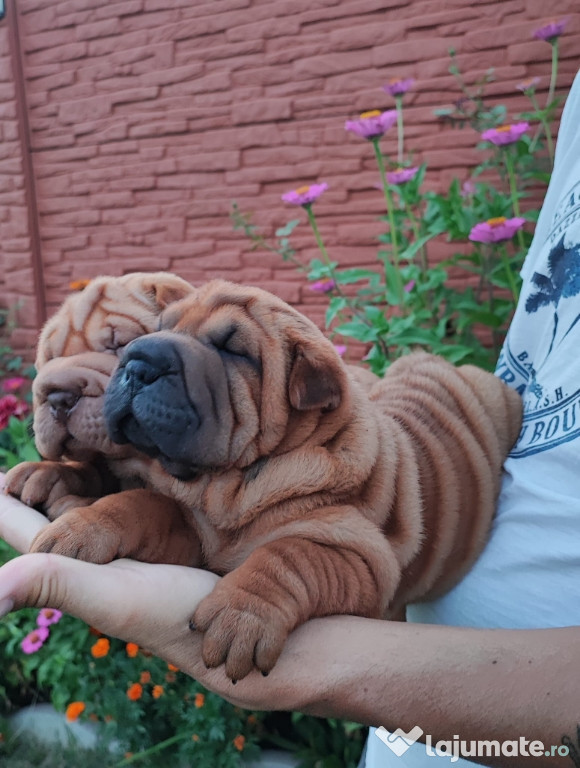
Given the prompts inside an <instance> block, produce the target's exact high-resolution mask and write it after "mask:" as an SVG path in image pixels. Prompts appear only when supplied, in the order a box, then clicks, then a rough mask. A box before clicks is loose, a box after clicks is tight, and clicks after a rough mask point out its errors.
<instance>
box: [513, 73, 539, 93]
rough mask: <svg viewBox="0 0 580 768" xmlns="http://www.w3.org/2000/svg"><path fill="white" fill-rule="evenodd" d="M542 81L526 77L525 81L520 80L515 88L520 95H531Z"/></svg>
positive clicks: (537, 78)
mask: <svg viewBox="0 0 580 768" xmlns="http://www.w3.org/2000/svg"><path fill="white" fill-rule="evenodd" d="M541 81H542V78H541V77H528V79H527V80H522V82H521V83H518V84H517V85H516V88H517V90H518V91H521V92H522V93H530V92H531V93H533V92H534V91H535V90H536V88H537V87H538V85H539V84H540V82H541Z"/></svg>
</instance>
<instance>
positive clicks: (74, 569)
mask: <svg viewBox="0 0 580 768" xmlns="http://www.w3.org/2000/svg"><path fill="white" fill-rule="evenodd" d="M1 480H2V476H1V475H0V483H1ZM47 525H49V522H48V521H47V519H46V518H45V517H44V516H43V515H41V514H40V513H38V512H36V511H35V510H33V509H30V508H29V507H27V506H25V505H24V504H22V503H21V502H20V501H17V500H16V499H14V498H11V497H9V496H6V495H0V537H1V538H3V539H4V540H5V541H7V542H8V543H9V544H10V545H11V546H13V547H14V548H15V549H16V550H18V551H19V552H23V553H28V552H29V549H30V544H31V542H32V540H33V539H34V537H35V536H36V535H37V534H38V533H39V531H41V530H42V529H43V528H44V527H45V526H47ZM218 581H219V577H218V576H216V575H215V574H213V573H210V572H208V571H203V570H200V569H197V568H188V567H183V566H176V565H151V564H149V563H142V562H137V561H134V560H126V559H120V560H114V561H113V562H111V563H107V564H106V565H95V564H93V563H87V562H83V561H80V560H75V559H72V558H68V557H62V556H59V555H53V554H45V553H34V554H23V556H22V557H18V558H15V559H14V560H11V561H10V562H8V563H7V564H6V565H4V566H3V567H2V568H1V569H0V615H3V614H5V613H7V612H8V611H11V610H16V609H19V608H22V607H25V606H33V607H37V608H42V607H51V608H57V609H59V610H62V611H64V612H66V613H69V614H71V615H73V616H76V617H78V618H80V619H82V620H83V621H85V622H86V623H87V624H90V625H91V626H95V627H98V629H99V630H100V631H101V632H103V633H105V634H108V635H111V636H112V637H118V638H120V639H122V640H125V641H127V642H135V643H138V644H139V645H140V646H142V647H144V648H146V649H147V650H149V651H151V652H152V653H154V654H156V655H157V656H160V657H161V658H163V659H165V660H166V661H168V662H171V663H172V664H175V665H176V666H178V667H179V668H180V669H181V670H183V671H184V672H186V673H187V674H189V675H191V676H192V677H194V678H195V679H196V680H199V681H200V682H201V683H202V684H203V685H205V686H206V687H207V688H209V689H210V690H212V691H214V692H216V693H218V694H220V695H221V696H223V697H224V698H226V699H227V700H229V701H231V702H232V703H234V704H236V705H238V706H243V707H248V708H254V709H259V708H264V709H276V708H286V707H287V706H288V707H289V704H290V702H288V705H287V704H285V702H284V699H283V697H280V692H279V691H278V688H277V683H276V681H275V680H274V679H273V678H274V675H271V676H270V678H268V679H264V678H263V677H262V675H260V674H259V672H253V673H251V674H250V675H248V677H247V678H245V679H244V680H243V681H240V682H239V683H238V684H237V685H236V686H235V687H234V686H233V685H232V682H231V680H230V679H229V678H227V677H226V675H225V672H224V666H223V665H222V666H220V667H218V668H216V669H207V668H206V666H205V664H204V662H203V660H202V657H201V644H202V635H201V634H200V633H199V632H194V631H192V630H191V629H190V628H189V621H190V619H191V616H192V614H193V613H194V612H195V610H196V608H197V606H198V605H199V603H200V602H201V600H202V599H203V598H204V597H206V596H207V595H209V594H210V592H211V591H212V590H213V588H214V586H215V585H216V584H217V583H218ZM286 688H288V686H286Z"/></svg>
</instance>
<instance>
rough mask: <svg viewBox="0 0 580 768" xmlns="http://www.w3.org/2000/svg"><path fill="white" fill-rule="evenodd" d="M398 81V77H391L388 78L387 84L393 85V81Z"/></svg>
mask: <svg viewBox="0 0 580 768" xmlns="http://www.w3.org/2000/svg"><path fill="white" fill-rule="evenodd" d="M400 82H401V78H400V77H391V79H390V80H389V85H394V84H395V83H400Z"/></svg>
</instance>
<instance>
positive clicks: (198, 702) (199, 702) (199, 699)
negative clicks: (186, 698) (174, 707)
mask: <svg viewBox="0 0 580 768" xmlns="http://www.w3.org/2000/svg"><path fill="white" fill-rule="evenodd" d="M204 704H205V695H204V694H203V693H196V694H195V706H196V707H197V708H198V709H201V707H203V705H204Z"/></svg>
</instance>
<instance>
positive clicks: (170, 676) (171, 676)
mask: <svg viewBox="0 0 580 768" xmlns="http://www.w3.org/2000/svg"><path fill="white" fill-rule="evenodd" d="M165 680H166V681H167V682H168V683H174V682H175V674H174V673H173V672H168V673H167V674H166V675H165Z"/></svg>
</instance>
